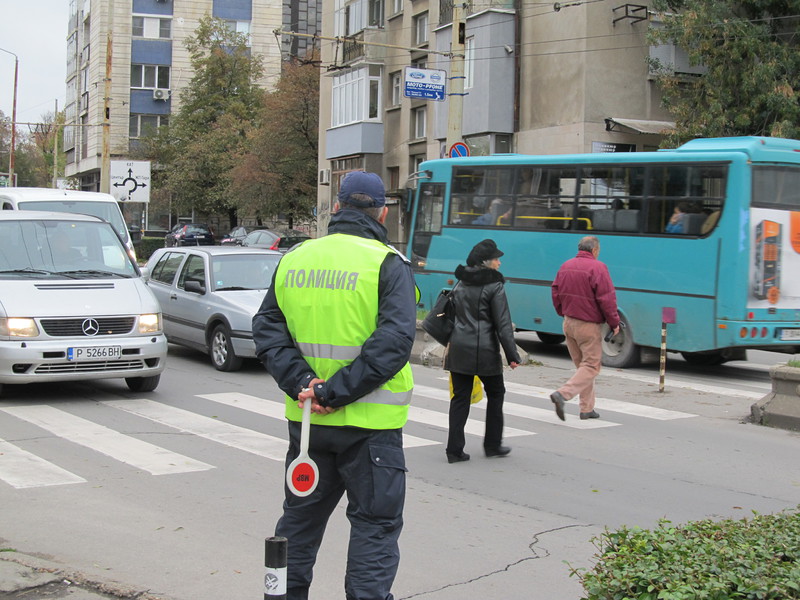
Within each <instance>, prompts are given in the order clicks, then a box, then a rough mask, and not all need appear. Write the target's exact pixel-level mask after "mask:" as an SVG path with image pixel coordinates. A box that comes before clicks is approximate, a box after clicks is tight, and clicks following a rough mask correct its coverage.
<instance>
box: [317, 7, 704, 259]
mask: <svg viewBox="0 0 800 600" xmlns="http://www.w3.org/2000/svg"><path fill="white" fill-rule="evenodd" d="M458 8H461V10H460V11H454V6H453V0H332V2H330V3H327V4H326V5H325V7H324V8H323V14H322V38H323V41H322V43H321V57H322V62H323V65H324V66H326V67H327V68H326V69H323V71H322V75H321V84H320V148H321V152H320V160H319V180H320V186H319V195H318V227H319V229H320V233H322V232H324V231H325V229H326V227H327V221H328V220H329V217H330V211H331V208H332V204H333V201H334V199H335V197H336V192H337V189H338V183H339V181H340V179H341V177H343V176H344V174H345V173H347V172H348V171H350V170H354V169H366V170H370V171H375V172H377V173H379V174H380V175H381V176H382V177H383V179H384V181H385V182H386V183H387V187H388V188H389V189H390V190H392V193H393V195H394V196H395V197H396V198H397V199H398V200H397V203H396V208H395V210H394V212H393V214H392V222H391V224H390V228H389V229H390V237H391V239H392V240H393V241H396V242H398V243H401V244H402V242H403V241H404V240H405V239H406V237H407V236H406V232H405V226H406V223H405V216H406V213H405V211H404V210H403V208H404V206H403V204H404V202H403V191H404V188H405V187H406V182H407V181H408V179H409V176H410V175H411V174H412V173H414V172H415V171H417V170H418V167H419V165H420V163H421V162H422V161H423V160H426V159H431V158H439V157H442V156H446V155H447V154H448V152H449V148H448V147H447V144H446V140H447V129H448V120H449V119H451V118H452V115H451V110H455V106H456V103H453V106H451V101H450V99H449V97H448V96H445V100H444V101H435V100H421V99H417V98H410V97H406V88H405V82H406V75H405V73H406V69H407V68H419V69H435V70H443V71H445V73H446V76H447V77H449V76H450V74H451V73H452V69H453V65H454V62H453V56H452V52H453V50H452V49H453V43H454V41H455V40H454V37H453V33H454V32H453V15H454V12H455V13H456V14H457V16H461V15H463V16H462V17H461V18H460V19H459V22H457V23H456V27H458V29H457V33H458V34H459V35H460V38H458V39H460V42H461V43H463V56H464V60H463V71H464V73H463V81H464V95H463V96H462V108H461V119H458V118H456V119H455V121H456V122H457V125H458V126H459V127H460V137H461V140H463V142H464V143H466V145H467V146H468V147H469V149H470V153H471V154H473V155H480V154H491V153H502V152H518V153H528V154H564V153H575V152H609V151H612V152H613V151H634V150H638V151H643V150H654V149H656V148H657V147H658V144H659V143H660V140H661V135H660V133H661V132H663V131H664V130H665V129H666V128H669V127H671V126H672V123H671V122H670V120H671V118H670V115H669V114H668V113H667V112H666V111H665V110H664V109H663V108H661V107H660V96H659V92H658V89H657V87H656V84H655V81H654V78H653V77H652V74H651V71H650V66H649V62H648V59H649V58H651V57H652V58H660V59H662V60H664V61H666V62H670V63H672V64H674V65H675V69H676V70H681V71H682V72H686V73H687V74H689V75H691V74H694V73H697V72H698V70H697V69H695V68H692V67H689V66H688V62H687V60H686V57H685V55H684V54H682V53H681V52H680V50H679V49H676V48H674V47H672V46H658V47H651V46H650V45H648V42H647V39H646V36H647V31H648V28H649V27H653V26H658V15H656V14H654V13H653V11H652V9H651V8H650V3H649V2H642V3H639V4H621V5H620V4H619V3H613V2H608V1H605V0H603V1H597V0H595V1H594V2H574V3H549V4H548V3H538V2H536V3H534V2H526V1H524V0H472V1H470V2H467V3H465V4H463V5H461V6H460V7H458ZM459 13H460V15H459ZM451 84H452V82H448V90H449V89H450V86H451ZM454 114H456V115H457V114H458V113H457V111H456V112H455V113H454Z"/></svg>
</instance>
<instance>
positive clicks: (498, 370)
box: [444, 265, 521, 375]
mask: <svg viewBox="0 0 800 600" xmlns="http://www.w3.org/2000/svg"><path fill="white" fill-rule="evenodd" d="M455 276H456V278H457V279H458V280H459V283H457V284H456V286H455V287H454V288H453V292H452V293H453V300H454V301H455V306H456V321H455V328H454V329H453V335H452V337H451V338H450V344H449V346H448V349H447V355H446V357H445V361H444V368H445V369H446V370H448V371H452V372H454V373H464V374H467V375H501V374H502V373H503V362H502V358H501V356H500V347H501V346H502V347H503V352H504V353H505V356H506V360H507V361H508V362H509V363H511V362H517V363H518V362H521V359H520V357H519V354H518V353H517V345H516V343H515V342H514V329H513V326H512V324H511V313H510V311H509V310H508V300H507V299H506V292H505V287H504V285H503V283H504V281H505V280H504V279H503V275H502V274H501V273H500V272H499V271H496V270H494V269H487V268H485V267H465V266H463V265H459V266H458V268H457V269H456V272H455Z"/></svg>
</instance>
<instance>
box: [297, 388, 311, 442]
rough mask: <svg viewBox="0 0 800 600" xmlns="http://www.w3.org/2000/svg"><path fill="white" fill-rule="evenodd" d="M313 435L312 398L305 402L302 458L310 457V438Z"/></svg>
mask: <svg viewBox="0 0 800 600" xmlns="http://www.w3.org/2000/svg"><path fill="white" fill-rule="evenodd" d="M310 434H311V398H309V399H308V400H306V401H305V402H303V422H302V423H301V424H300V456H308V438H309V435H310Z"/></svg>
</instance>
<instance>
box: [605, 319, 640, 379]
mask: <svg viewBox="0 0 800 600" xmlns="http://www.w3.org/2000/svg"><path fill="white" fill-rule="evenodd" d="M621 321H622V322H623V323H624V326H623V327H620V330H619V333H618V334H617V335H615V336H614V337H613V338H611V339H610V340H608V341H606V340H605V338H604V339H603V341H602V342H601V345H602V348H603V364H604V365H605V366H606V367H613V368H616V369H627V368H628V367H636V366H638V365H639V364H640V363H641V361H642V349H641V347H640V346H639V345H638V344H635V343H634V341H633V331H632V330H631V327H630V324H629V323H628V321H627V319H625V317H621ZM607 332H608V325H605V326H604V327H603V332H602V335H603V336H605V334H606V333H607Z"/></svg>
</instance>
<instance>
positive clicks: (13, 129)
mask: <svg viewBox="0 0 800 600" xmlns="http://www.w3.org/2000/svg"><path fill="white" fill-rule="evenodd" d="M0 52H5V53H6V54H10V55H11V56H13V57H14V100H13V104H12V106H11V155H10V156H9V158H8V183H9V185H11V186H13V185H14V151H15V149H16V147H17V75H18V73H19V56H17V55H16V54H14V53H13V52H11V51H10V50H6V49H4V48H0Z"/></svg>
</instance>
